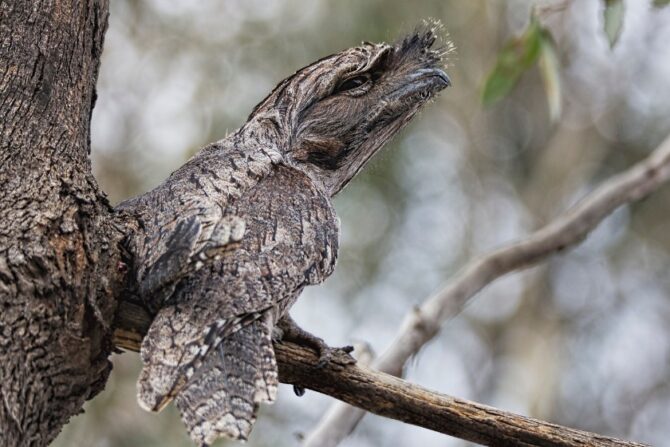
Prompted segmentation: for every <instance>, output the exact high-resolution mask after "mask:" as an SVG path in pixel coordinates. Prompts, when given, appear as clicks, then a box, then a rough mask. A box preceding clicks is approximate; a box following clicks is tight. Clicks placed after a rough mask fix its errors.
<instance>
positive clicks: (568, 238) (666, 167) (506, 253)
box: [306, 137, 670, 447]
mask: <svg viewBox="0 0 670 447" xmlns="http://www.w3.org/2000/svg"><path fill="white" fill-rule="evenodd" d="M669 178H670V137H668V138H666V139H665V141H664V142H663V143H661V145H660V146H659V147H658V148H656V149H655V150H654V151H653V152H652V153H651V154H650V155H649V156H648V157H647V158H645V159H644V160H642V161H640V162H639V163H637V164H635V165H634V166H633V167H631V168H629V169H628V170H626V171H624V172H623V173H621V174H618V175H616V176H614V177H612V178H610V179H608V180H607V181H605V182H604V183H603V184H601V185H600V186H599V187H598V188H596V189H595V190H594V191H593V192H592V193H591V194H589V195H587V196H586V197H585V198H584V199H582V200H581V201H580V202H579V203H577V204H576V205H575V206H574V207H572V208H570V209H569V210H567V211H566V212H564V213H563V214H561V215H560V216H558V217H557V218H556V219H555V220H554V221H553V222H551V223H549V224H548V225H546V226H545V227H543V228H541V229H540V230H537V231H536V232H534V233H533V234H531V235H530V236H528V237H527V238H526V239H523V240H521V241H519V242H517V243H514V244H512V245H509V246H507V247H504V248H501V249H498V250H496V251H493V252H492V253H489V254H488V255H485V256H483V257H481V258H479V259H477V260H475V261H473V262H472V263H471V264H470V265H468V266H466V267H465V268H464V269H463V270H461V272H460V273H458V274H457V275H456V276H455V277H454V278H452V279H451V281H449V282H448V283H447V284H446V285H445V286H444V287H443V288H441V289H440V290H439V291H438V292H437V293H436V294H434V295H433V296H431V297H429V298H428V299H427V300H426V301H425V302H424V303H423V304H422V305H421V306H419V307H417V308H415V309H413V310H412V311H411V312H410V313H409V314H408V315H407V316H406V317H405V321H404V322H403V324H402V326H401V328H400V331H399V332H398V334H397V335H396V337H395V339H394V341H393V342H392V343H391V344H390V346H389V347H388V348H387V349H386V351H384V353H383V354H382V355H381V356H380V357H379V358H378V359H377V360H376V361H375V362H374V363H373V365H372V367H373V368H374V369H377V370H379V371H382V372H385V373H389V374H393V375H396V376H400V375H401V374H402V371H403V368H404V366H405V364H406V363H407V361H408V360H409V359H410V358H411V357H412V356H413V355H415V354H416V353H417V352H418V351H419V350H420V349H421V348H422V347H423V346H424V345H425V344H426V343H428V342H429V341H430V340H432V339H433V337H435V335H437V333H438V332H439V330H440V328H441V326H442V324H443V323H444V322H446V321H447V320H449V319H451V318H453V317H454V316H456V315H458V314H459V313H460V312H461V311H462V310H463V307H464V306H465V305H466V304H467V303H468V302H469V301H470V299H471V298H472V297H473V296H474V295H475V294H476V293H477V292H479V291H480V290H482V289H483V288H484V287H486V286H487V285H489V284H491V283H492V282H493V281H495V280H496V279H498V278H500V277H501V276H503V275H505V274H507V273H510V272H512V271H514V270H519V269H523V268H527V267H530V266H532V265H534V264H537V263H538V262H540V261H543V260H545V259H546V258H547V257H549V256H551V255H553V254H555V253H558V252H560V251H562V250H564V249H566V248H568V247H572V246H574V245H576V244H577V243H579V242H580V241H582V240H583V239H584V238H585V237H586V236H587V235H588V233H589V232H590V231H592V230H593V229H594V228H595V227H596V226H597V225H598V224H599V223H600V222H602V221H603V220H604V219H605V218H606V217H607V216H608V215H609V214H611V213H612V212H613V211H614V210H616V209H617V208H618V207H620V206H622V205H625V204H628V203H631V202H635V201H637V200H640V199H642V198H644V197H645V196H647V195H648V194H650V193H651V192H653V191H655V190H656V189H658V188H659V187H660V186H661V185H663V184H664V183H665V182H666V181H667V180H668V179H669ZM339 414H341V416H340V417H339V418H335V417H333V416H332V415H331V416H329V417H328V422H326V421H325V420H324V421H322V422H321V423H319V425H318V433H321V434H322V435H317V432H313V433H312V434H310V435H309V436H308V437H307V440H308V442H307V443H306V445H307V446H308V447H313V446H324V447H327V446H335V445H337V444H338V443H339V442H340V441H341V440H342V439H344V438H345V437H346V436H347V435H349V433H351V431H352V430H353V429H354V428H355V427H356V425H357V424H358V423H359V422H360V419H361V418H362V417H363V416H364V414H365V412H364V411H363V410H360V409H354V408H351V409H350V411H349V412H346V411H340V412H339ZM333 427H337V430H338V431H339V432H338V431H336V430H334V429H333Z"/></svg>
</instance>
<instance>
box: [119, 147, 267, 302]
mask: <svg viewBox="0 0 670 447" xmlns="http://www.w3.org/2000/svg"><path fill="white" fill-rule="evenodd" d="M275 162H276V159H274V158H273V156H272V155H271V154H268V153H266V152H263V151H256V152H251V153H247V152H243V151H240V150H236V149H235V148H234V147H226V146H223V145H220V146H217V145H214V146H212V148H206V149H204V150H203V151H202V152H201V153H200V154H198V155H197V156H196V157H194V158H193V159H192V160H191V161H189V162H188V163H186V164H185V165H184V166H182V167H181V168H180V169H179V170H178V171H176V172H174V173H173V174H172V175H171V176H170V178H169V179H168V180H167V181H166V182H165V183H164V184H162V185H160V186H159V187H157V188H156V189H154V190H152V191H151V192H149V193H147V194H144V195H142V196H139V197H137V198H134V199H131V200H128V201H126V202H123V203H122V204H120V205H119V206H118V207H117V209H118V210H121V211H125V212H128V213H131V214H133V215H134V216H135V217H136V218H137V221H138V226H139V227H141V231H138V232H137V236H136V237H135V238H133V239H132V240H131V244H130V245H131V250H132V251H133V252H134V254H135V262H136V265H137V276H138V277H137V280H138V286H139V290H138V292H139V294H140V296H141V297H142V298H143V299H144V300H145V302H146V303H147V304H148V305H149V307H152V308H159V307H160V306H161V305H162V302H163V300H164V299H166V298H168V297H169V296H171V295H172V292H173V290H174V288H175V287H176V285H177V283H178V282H179V281H180V280H181V279H182V278H185V277H186V276H188V275H190V274H191V273H193V272H194V271H196V270H198V269H199V268H201V267H202V266H204V265H206V264H208V263H209V262H210V261H211V260H212V259H217V258H219V257H221V256H222V255H223V254H225V253H226V252H229V251H232V250H234V249H235V248H236V247H237V245H238V243H239V241H240V240H241V239H242V237H243V235H244V231H245V225H246V222H245V221H244V219H242V218H241V217H239V216H237V215H235V214H234V212H231V211H230V207H231V205H232V204H233V203H234V202H235V201H236V200H238V199H239V198H240V197H242V196H243V195H244V194H246V193H247V192H248V191H249V190H250V189H252V188H253V187H254V186H255V185H256V184H257V183H258V181H259V180H260V179H262V178H264V177H265V176H266V175H268V174H269V173H270V171H271V170H272V166H273V164H274V163H275Z"/></svg>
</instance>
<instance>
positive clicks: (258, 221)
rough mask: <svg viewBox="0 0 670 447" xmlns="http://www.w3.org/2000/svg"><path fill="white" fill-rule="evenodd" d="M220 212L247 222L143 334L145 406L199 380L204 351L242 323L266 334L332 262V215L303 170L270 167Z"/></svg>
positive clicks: (334, 227)
mask: <svg viewBox="0 0 670 447" xmlns="http://www.w3.org/2000/svg"><path fill="white" fill-rule="evenodd" d="M226 212H227V213H229V214H230V215H234V216H238V217H239V218H240V219H242V220H244V221H245V222H246V231H245V234H244V237H243V238H242V240H241V241H240V242H239V246H238V248H237V249H236V250H235V252H234V253H232V254H231V255H230V256H224V257H222V258H221V259H220V260H218V261H215V262H213V263H211V264H210V265H209V266H208V267H207V268H202V269H200V270H198V271H197V272H193V273H192V274H191V275H189V276H188V277H187V278H185V279H184V280H182V281H181V283H180V284H179V285H178V287H177V289H176V290H175V292H174V294H173V296H172V297H171V299H170V301H169V302H168V305H167V306H165V307H164V308H163V309H161V311H160V312H159V313H158V315H157V316H156V318H155V319H154V321H153V323H152V325H151V328H150V329H149V332H148V333H147V336H146V337H145V339H144V341H143V344H142V351H141V354H142V360H143V362H144V368H143V370H142V373H141V375H140V380H139V399H140V402H141V403H142V406H143V407H145V408H148V409H151V410H157V409H160V408H162V407H163V406H164V405H165V404H166V403H167V402H169V401H170V400H171V399H172V398H173V397H174V396H175V395H177V394H178V393H179V392H180V391H181V390H182V389H183V388H184V387H185V386H186V385H187V384H189V385H188V386H189V387H190V384H191V383H193V384H194V386H195V385H197V383H196V382H193V380H195V379H196V378H197V377H198V376H199V375H202V374H203V373H202V372H201V373H198V370H199V368H200V367H201V365H203V362H205V361H206V360H207V359H208V358H211V356H210V353H212V354H211V355H214V354H213V352H216V351H217V350H216V349H215V348H218V347H219V346H224V347H225V346H226V344H225V341H226V340H231V339H232V338H233V337H234V336H235V334H238V333H239V332H240V331H241V330H242V329H243V328H245V327H247V326H252V325H253V326H254V328H255V329H254V331H257V332H258V331H260V332H259V333H258V334H260V335H258V334H257V336H258V337H261V336H262V337H265V339H267V337H269V332H268V331H270V330H271V326H272V324H274V322H275V321H276V320H277V319H279V318H280V317H281V316H282V315H283V314H284V313H285V312H286V311H287V309H288V307H290V305H291V304H292V303H293V301H294V299H295V298H296V297H297V295H298V294H299V293H300V291H301V290H302V288H303V287H305V286H306V285H308V284H314V283H318V282H320V281H322V280H323V279H324V278H325V277H326V276H328V275H329V274H330V272H332V270H333V268H334V262H335V258H336V254H337V244H338V222H337V218H336V217H335V214H334V211H333V209H332V206H331V204H330V201H329V199H328V198H326V197H325V196H324V195H323V194H322V193H321V192H320V191H319V190H318V189H317V188H315V187H314V186H313V184H312V183H311V182H310V180H309V179H308V178H307V177H306V176H305V175H304V174H302V173H300V172H298V171H295V170H293V169H290V168H286V167H283V166H275V168H274V169H273V170H272V172H270V173H269V174H268V175H267V176H266V177H265V178H263V179H262V180H260V181H259V182H258V183H257V184H256V185H255V186H254V187H253V188H251V189H250V190H249V191H248V192H247V193H246V194H245V195H244V196H242V197H240V198H239V200H236V201H235V203H234V204H232V205H231V206H229V207H228V208H227V209H226ZM258 321H269V322H270V324H264V325H263V326H259V325H255V323H257V322H258ZM263 327H265V328H266V329H262V328H263ZM262 337H261V338H262ZM219 355H221V356H222V358H225V353H223V354H221V353H219ZM266 364H267V362H266ZM272 364H273V363H272ZM273 368H274V367H273ZM252 370H253V368H252ZM256 372H257V371H256ZM235 373H238V374H240V375H244V374H245V373H244V371H243V368H237V369H235V368H234V369H233V372H231V373H229V374H233V375H234V374H235ZM249 374H251V373H249ZM254 377H255V376H253V377H246V378H245V380H249V381H251V383H254V380H255V379H254ZM234 379H235V377H232V379H231V380H234ZM224 394H225V393H224ZM257 398H258V396H256V397H255V399H257ZM258 399H260V398H258ZM253 403H256V401H254V402H253ZM252 406H253V405H252ZM182 413H184V412H183V411H182ZM185 422H187V421H186V418H185ZM187 423H188V422H187Z"/></svg>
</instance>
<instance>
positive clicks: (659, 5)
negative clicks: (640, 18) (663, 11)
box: [654, 0, 670, 8]
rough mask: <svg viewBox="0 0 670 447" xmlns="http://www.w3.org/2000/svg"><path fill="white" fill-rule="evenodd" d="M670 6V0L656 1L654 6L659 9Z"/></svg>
mask: <svg viewBox="0 0 670 447" xmlns="http://www.w3.org/2000/svg"><path fill="white" fill-rule="evenodd" d="M669 4H670V0H654V6H656V7H657V8H662V7H664V6H668V5H669Z"/></svg>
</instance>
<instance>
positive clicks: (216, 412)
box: [175, 318, 278, 445]
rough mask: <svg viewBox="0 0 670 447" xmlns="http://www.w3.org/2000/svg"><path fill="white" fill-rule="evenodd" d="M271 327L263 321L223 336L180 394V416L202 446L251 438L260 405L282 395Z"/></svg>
mask: <svg viewBox="0 0 670 447" xmlns="http://www.w3.org/2000/svg"><path fill="white" fill-rule="evenodd" d="M277 386H278V379H277V364H276V361H275V355H274V349H273V347H272V339H271V328H270V325H269V324H268V323H267V321H265V319H263V318H261V319H258V320H256V321H254V322H253V323H250V324H248V325H247V326H245V327H242V328H241V329H239V330H238V331H236V332H234V333H233V334H230V335H229V336H228V337H226V338H224V339H223V340H222V341H221V343H220V344H219V346H218V347H217V348H216V350H213V351H211V352H209V353H208V354H207V356H206V358H205V360H204V362H203V364H202V365H201V366H200V367H199V368H198V370H197V371H196V372H195V374H194V375H193V376H192V377H191V378H190V379H189V381H188V383H187V384H186V385H185V386H184V388H183V389H182V390H181V391H180V392H179V393H178V394H177V397H176V399H175V400H176V404H177V408H178V409H179V411H180V413H181V418H182V420H183V421H184V424H186V427H187V429H188V431H189V434H190V435H191V438H192V439H193V440H194V441H195V442H197V443H199V445H209V444H211V443H212V442H214V440H216V439H217V438H219V437H222V436H225V437H229V438H233V439H239V440H245V439H247V437H248V435H249V432H250V431H251V428H252V425H253V423H254V421H255V419H256V410H257V408H258V405H259V404H260V403H261V402H273V401H274V400H275V397H276V395H277Z"/></svg>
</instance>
